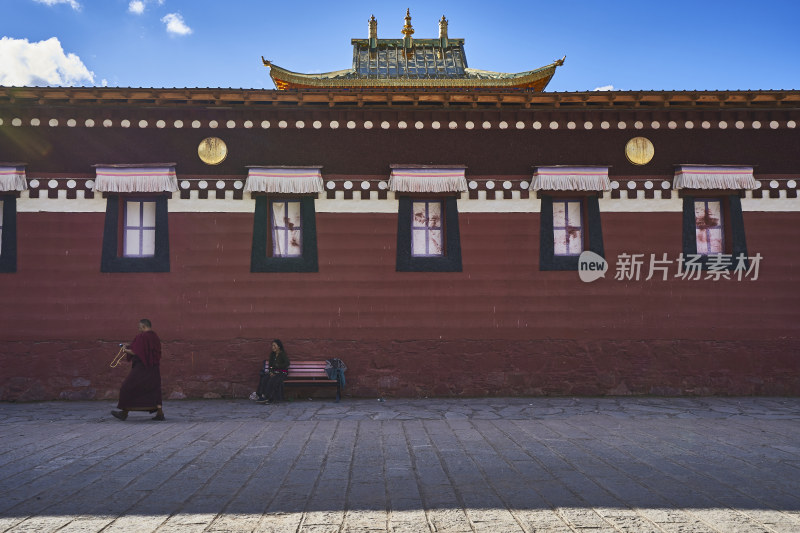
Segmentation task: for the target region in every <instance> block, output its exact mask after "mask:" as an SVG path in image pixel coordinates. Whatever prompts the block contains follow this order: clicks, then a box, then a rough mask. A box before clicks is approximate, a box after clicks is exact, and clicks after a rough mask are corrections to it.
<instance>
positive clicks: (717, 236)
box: [694, 199, 725, 255]
mask: <svg viewBox="0 0 800 533" xmlns="http://www.w3.org/2000/svg"><path fill="white" fill-rule="evenodd" d="M694 218H695V238H696V240H697V253H698V254H701V255H709V254H721V253H723V252H724V250H725V235H724V231H723V220H722V201H721V200H713V199H712V200H709V199H697V200H695V202H694Z"/></svg>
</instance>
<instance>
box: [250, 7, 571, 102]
mask: <svg viewBox="0 0 800 533" xmlns="http://www.w3.org/2000/svg"><path fill="white" fill-rule="evenodd" d="M367 22H368V29H369V33H368V35H367V36H366V38H354V39H351V40H350V43H351V44H352V45H353V64H352V67H350V68H347V69H342V70H334V71H331V72H322V73H302V72H293V71H291V70H288V69H285V68H282V67H279V66H278V65H275V64H274V63H273V62H272V61H269V60H267V59H265V58H264V57H263V56H262V58H261V61H262V63H263V64H264V66H265V67H267V68H268V69H269V74H270V76H271V77H272V80H273V81H274V82H275V87H276V88H277V89H279V90H284V89H321V88H324V89H348V90H349V89H367V88H375V89H379V88H403V89H465V90H469V89H472V88H481V89H506V88H508V89H511V88H513V89H524V90H527V91H532V92H541V91H543V90H544V89H545V87H546V86H547V84H548V83H549V82H550V79H551V78H552V77H553V75H554V74H555V72H556V68H558V67H560V66H561V65H563V64H564V58H563V57H562V58H561V59H558V60H556V61H554V62H553V63H550V64H549V65H545V66H543V67H539V68H535V69H532V70H527V71H524V72H516V73H511V72H495V71H491V70H480V69H476V68H470V67H469V66H468V65H467V59H466V52H465V50H464V39H462V38H455V37H450V36H449V21H448V20H447V17H445V16H444V15H442V18H441V19H440V20H439V36H438V38H420V37H417V38H412V36H413V35H414V33H415V32H414V28H413V26H412V25H411V9H410V8H407V9H406V16H405V25H404V26H403V30H402V35H403V37H402V39H379V38H378V21H377V19H376V18H375V15H371V16H370V18H369V19H368V21H367Z"/></svg>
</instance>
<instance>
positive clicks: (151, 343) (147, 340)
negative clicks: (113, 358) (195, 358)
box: [111, 318, 164, 420]
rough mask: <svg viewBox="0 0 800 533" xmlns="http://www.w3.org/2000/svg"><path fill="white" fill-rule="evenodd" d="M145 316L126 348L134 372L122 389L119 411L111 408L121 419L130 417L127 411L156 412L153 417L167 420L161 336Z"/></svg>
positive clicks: (120, 391) (112, 412)
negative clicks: (162, 406)
mask: <svg viewBox="0 0 800 533" xmlns="http://www.w3.org/2000/svg"><path fill="white" fill-rule="evenodd" d="M152 327H153V326H152V324H151V323H150V321H149V320H148V319H146V318H143V319H141V320H140V321H139V334H138V335H136V337H135V338H134V339H133V342H131V343H130V344H128V345H126V346H125V347H124V348H123V350H124V352H125V353H126V354H128V357H127V359H128V361H131V372H130V374H128V377H127V378H125V381H123V382H122V387H120V389H119V403H118V404H117V407H118V408H119V409H120V411H111V414H112V415H113V416H114V417H115V418H118V419H119V420H125V419H126V418H128V411H147V412H150V413H156V416H154V417H153V420H164V411H162V410H161V370H160V367H159V365H160V362H161V339H159V338H158V335H156V332H155V331H153V329H152Z"/></svg>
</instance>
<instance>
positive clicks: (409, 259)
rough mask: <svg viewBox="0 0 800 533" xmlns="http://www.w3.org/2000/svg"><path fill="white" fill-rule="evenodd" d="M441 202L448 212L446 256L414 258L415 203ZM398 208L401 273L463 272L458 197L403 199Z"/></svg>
mask: <svg viewBox="0 0 800 533" xmlns="http://www.w3.org/2000/svg"><path fill="white" fill-rule="evenodd" d="M436 199H441V200H442V208H443V209H444V232H443V235H444V255H442V256H441V257H414V256H412V255H411V223H412V218H413V216H414V213H413V203H414V202H415V201H431V200H436ZM398 202H399V205H398V208H397V262H396V270H397V272H462V271H463V266H462V262H461V232H460V230H459V226H458V197H457V196H455V195H427V196H426V195H412V194H409V195H402V196H398Z"/></svg>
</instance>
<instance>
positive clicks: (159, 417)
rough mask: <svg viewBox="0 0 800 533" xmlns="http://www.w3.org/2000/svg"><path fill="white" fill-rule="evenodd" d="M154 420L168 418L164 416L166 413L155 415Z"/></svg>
mask: <svg viewBox="0 0 800 533" xmlns="http://www.w3.org/2000/svg"><path fill="white" fill-rule="evenodd" d="M153 420H166V418H164V415H156V416H154V417H153Z"/></svg>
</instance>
